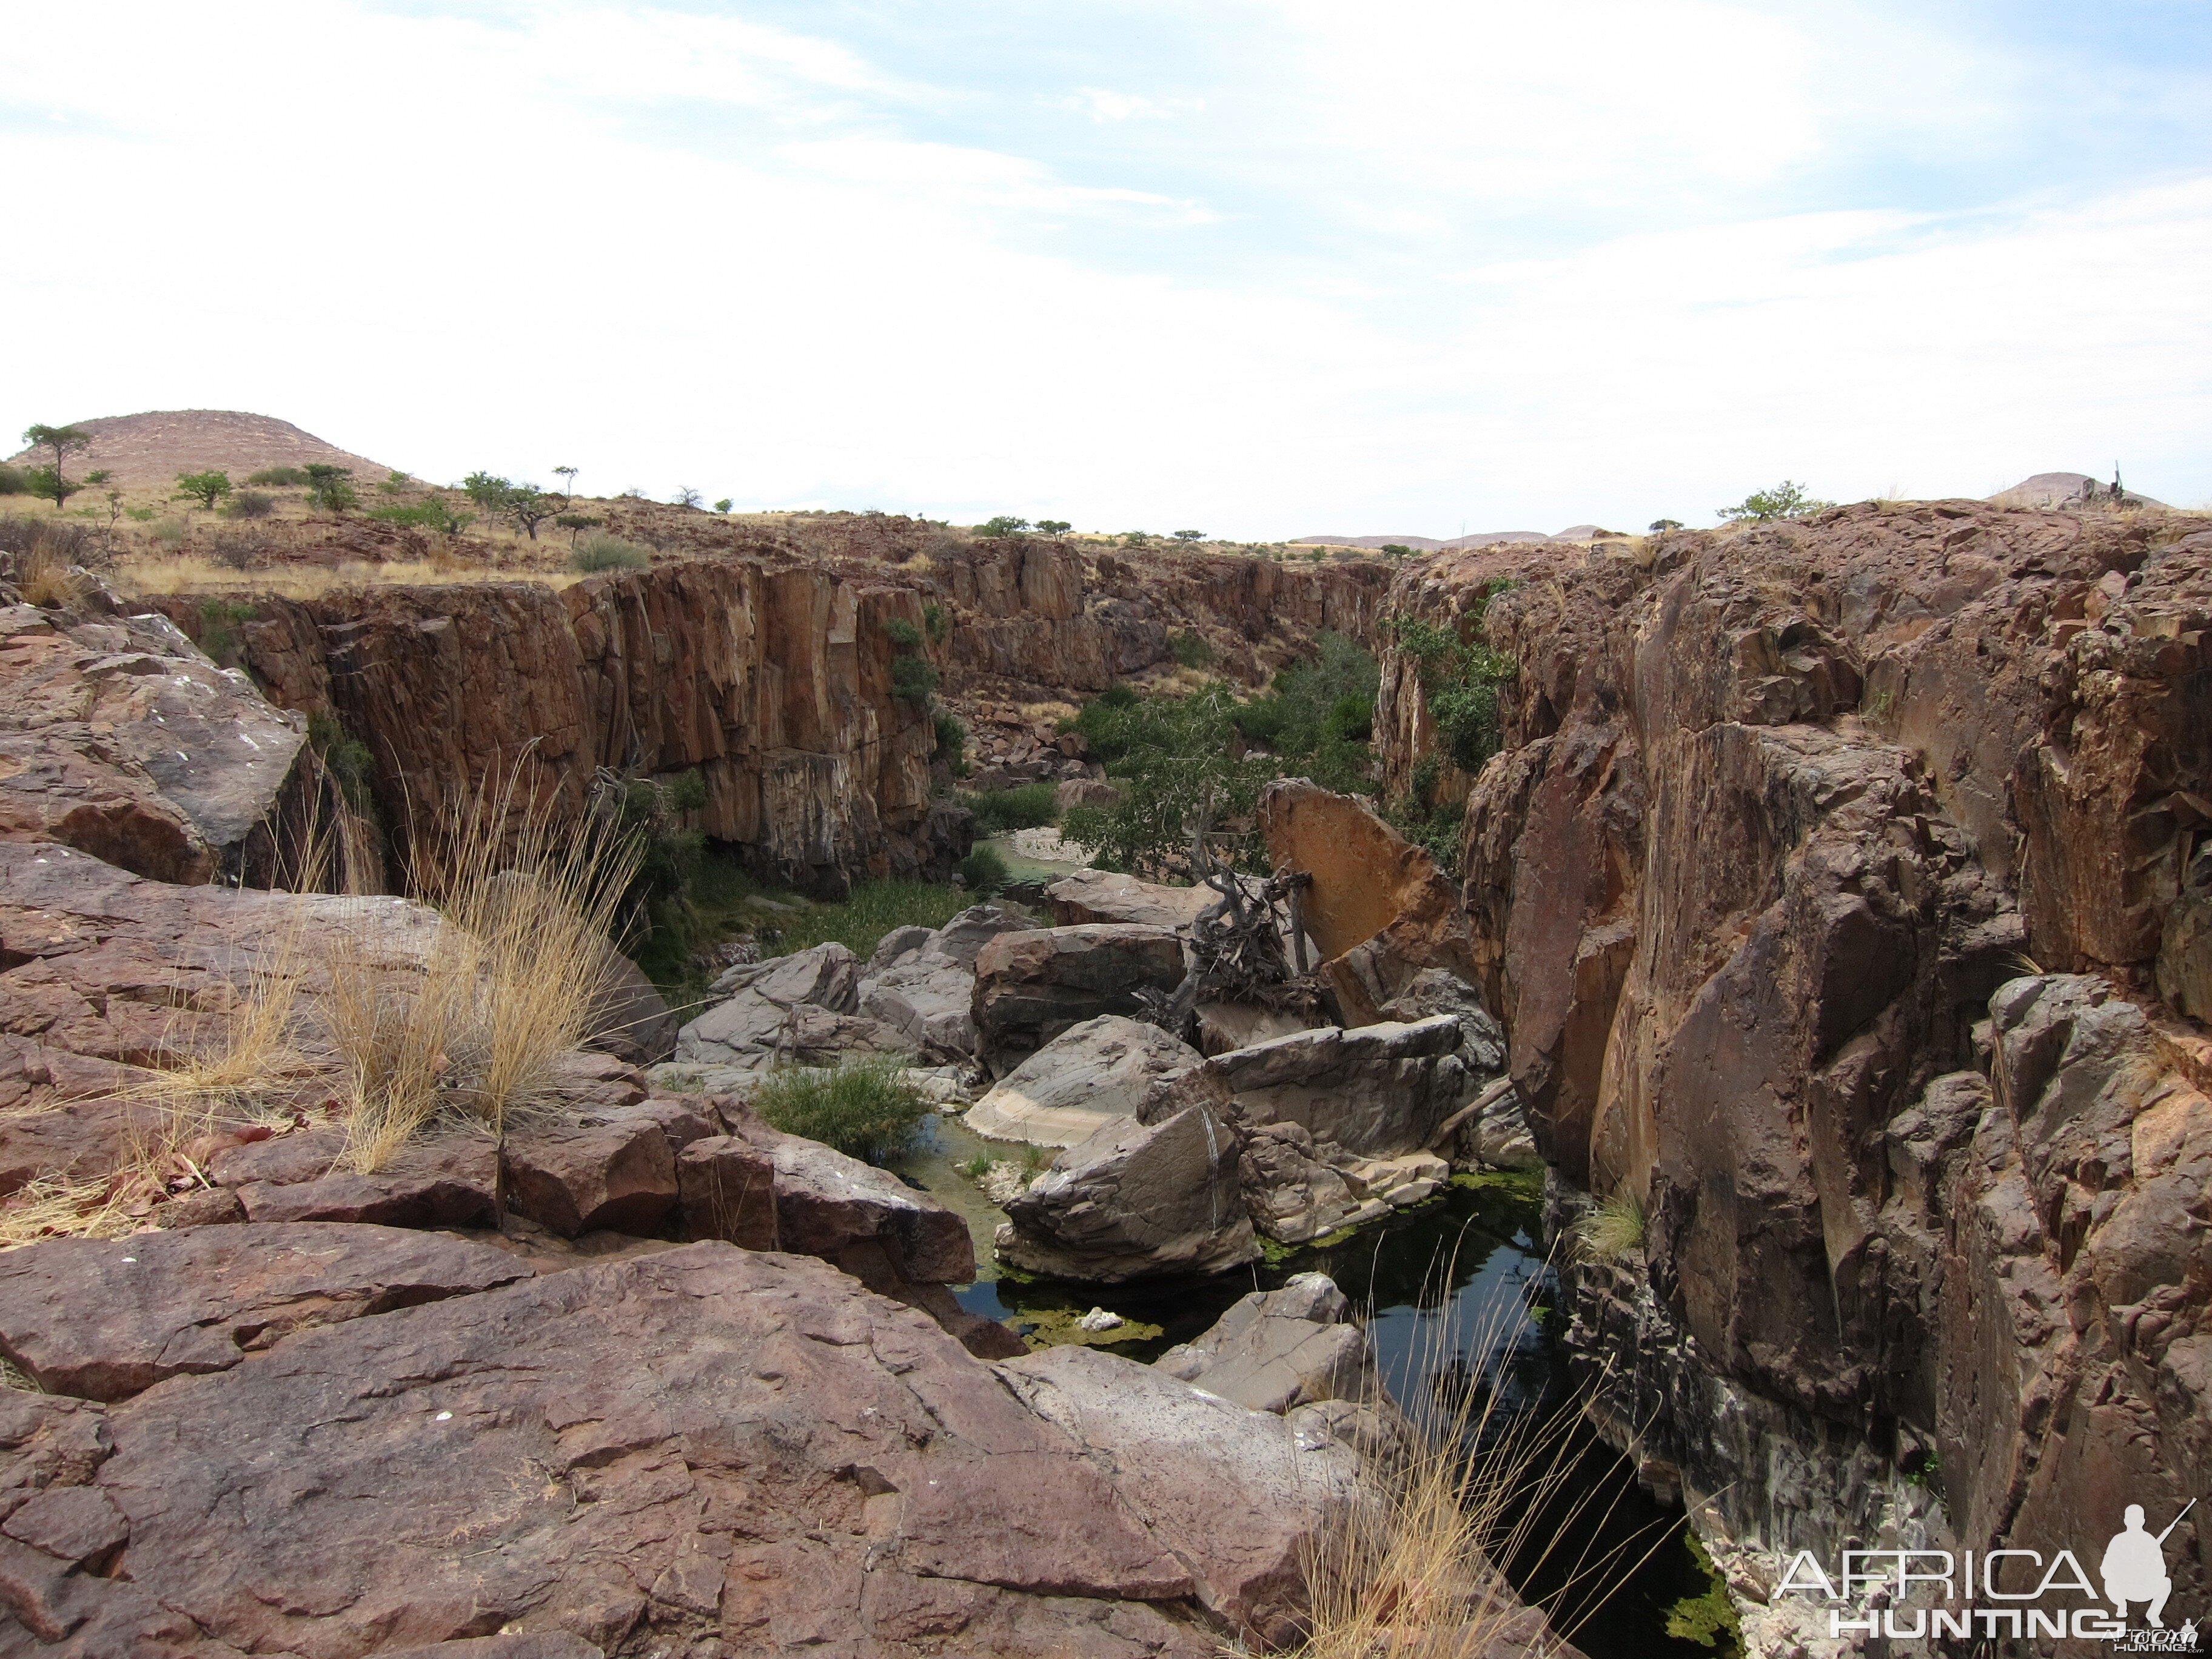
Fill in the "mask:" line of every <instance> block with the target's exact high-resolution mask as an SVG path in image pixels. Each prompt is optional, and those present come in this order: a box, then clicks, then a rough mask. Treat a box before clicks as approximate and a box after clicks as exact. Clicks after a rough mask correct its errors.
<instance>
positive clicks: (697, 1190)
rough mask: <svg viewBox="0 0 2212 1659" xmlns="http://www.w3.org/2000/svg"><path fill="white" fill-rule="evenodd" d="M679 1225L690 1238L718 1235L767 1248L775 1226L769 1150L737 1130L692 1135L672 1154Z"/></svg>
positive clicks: (773, 1245)
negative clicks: (681, 1216)
mask: <svg viewBox="0 0 2212 1659" xmlns="http://www.w3.org/2000/svg"><path fill="white" fill-rule="evenodd" d="M676 1183H677V1188H678V1194H679V1195H680V1197H681V1200H682V1202H683V1206H684V1232H685V1234H686V1236H687V1237H691V1238H720V1239H726V1240H727V1241H728V1242H729V1243H732V1244H737V1245H741V1246H743V1247H744V1249H748V1250H773V1249H777V1248H778V1246H779V1243H780V1238H781V1236H780V1235H779V1233H778V1232H777V1231H776V1200H775V1152H774V1150H773V1146H767V1145H756V1144H754V1142H753V1141H752V1140H750V1139H747V1138H745V1137H744V1136H743V1135H711V1136H708V1137H707V1138H706V1139H701V1140H695V1141H693V1142H692V1143H691V1144H690V1146H686V1147H685V1148H684V1150H683V1151H682V1152H679V1153H678V1154H677V1158H676Z"/></svg>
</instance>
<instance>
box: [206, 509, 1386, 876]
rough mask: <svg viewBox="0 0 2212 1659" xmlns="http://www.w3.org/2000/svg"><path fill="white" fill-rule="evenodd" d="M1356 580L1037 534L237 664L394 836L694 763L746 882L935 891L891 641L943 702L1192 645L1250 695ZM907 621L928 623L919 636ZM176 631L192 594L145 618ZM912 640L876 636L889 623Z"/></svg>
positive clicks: (575, 591) (338, 614) (621, 581)
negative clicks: (1101, 552) (352, 746)
mask: <svg viewBox="0 0 2212 1659" xmlns="http://www.w3.org/2000/svg"><path fill="white" fill-rule="evenodd" d="M1382 592H1383V573H1382V572H1381V571H1380V570H1379V569H1376V568H1370V567H1364V566H1334V567H1328V568H1322V567H1319V566H1306V567H1285V566H1280V565H1277V564H1275V563H1273V562H1269V561H1266V560H1261V559H1250V558H1236V557H1227V556H1220V557H1206V556H1170V555H1148V556H1137V555H1132V556H1129V557H1127V558H1122V557H1116V556H1094V557H1091V558H1088V559H1086V558H1085V556H1083V555H1082V554H1081V553H1080V552H1079V551H1078V550H1075V549H1074V548H1073V547H1071V546H1069V545H1066V544H1057V543H1054V542H1050V541H1047V540H1042V539H1035V540H1027V541H1011V540H1010V541H1000V542H981V543H974V544H961V545H960V547H959V549H958V550H957V555H955V554H947V555H946V556H943V557H941V558H939V559H936V560H931V559H927V558H916V557H911V556H909V557H907V558H905V559H903V560H902V562H872V561H868V560H860V559H846V560H829V561H823V560H797V559H790V558H781V557H775V556H757V557H754V556H744V557H731V556H708V557H699V558H690V559H684V560H681V561H676V562H667V563H663V564H659V565H657V566H655V567H654V568H652V569H650V570H646V571H640V572H634V573H624V574H616V575H605V576H597V577H592V578H589V579H586V580H583V581H580V582H578V583H576V584H575V585H574V586H571V587H568V588H566V589H562V590H556V589H553V588H551V587H549V586H544V585H543V584H538V583H529V582H512V583H491V582H470V583H455V584H453V585H450V586H422V587H374V588H367V589H342V590H336V591H333V592H331V593H329V594H326V595H325V596H323V597H321V598H319V599H309V600H289V599H275V598H261V599H256V600H255V601H254V602H253V611H254V617H253V619H252V620H251V621H246V622H243V623H237V624H235V625H234V632H235V635H236V637H237V640H238V645H239V650H240V657H241V659H242V661H243V663H244V665H245V666H246V667H247V668H248V669H249V670H250V671H252V675H253V677H254V678H255V679H256V680H257V681H258V682H259V684H261V685H262V687H263V688H264V690H266V692H267V693H268V695H269V697H270V700H271V701H272V702H275V703H276V704H277V705H278V706H279V707H280V708H297V709H301V710H304V711H306V712H307V713H309V714H319V713H328V714H334V715H335V716H336V717H337V720H339V722H340V723H341V724H342V725H343V727H344V728H345V730H346V732H348V733H349V735H351V736H352V737H354V738H357V739H358V740H359V741H361V742H362V743H363V744H366V745H367V747H368V750H369V752H370V754H371V756H372V757H373V759H374V773H373V785H372V787H373V788H374V794H375V797H376V799H377V804H378V806H379V808H380V812H381V815H382V817H383V818H384V820H385V822H386V823H387V824H390V825H392V826H395V827H396V828H397V829H398V830H399V832H400V833H401V834H402V835H404V833H405V829H406V827H407V826H409V825H410V823H413V822H414V821H415V818H416V815H418V814H420V813H422V812H423V811H429V810H434V809H435V808H436V807H438V806H440V805H443V804H444V803H445V802H446V801H447V800H448V799H450V798H451V797H452V796H453V793H454V792H455V791H456V790H461V789H466V788H470V787H477V786H479V785H480V784H481V783H482V782H483V780H485V779H487V778H490V779H494V780H504V779H505V777H506V776H507V775H508V774H509V773H510V771H513V772H514V774H515V775H516V777H517V779H518V787H519V789H520V792H521V793H523V794H525V795H526V796H527V797H528V798H529V799H534V800H537V801H538V802H540V803H541V804H542V805H544V806H545V807H546V808H547V809H548V810H550V811H552V812H553V813H554V814H555V816H556V817H557V818H560V819H563V820H566V819H568V818H572V817H576V816H577V815H579V814H580V813H581V812H582V811H584V809H585V805H586V798H587V796H588V793H589V791H590V788H591V785H592V779H593V777H594V775H595V774H596V773H597V772H598V770H599V769H608V770H611V771H613V772H616V773H618V774H621V775H624V776H642V777H659V778H664V779H665V778H668V777H671V776H674V775H679V774H681V773H683V772H685V771H688V770H690V769H693V768H696V769H698V770H699V771H700V773H701V774H702V776H703V778H704V779H705V781H706V785H707V795H708V799H707V804H706V805H705V807H704V808H703V809H702V810H701V811H699V812H698V813H697V814H696V816H695V818H694V820H693V823H692V825H691V827H693V828H696V829H699V830H702V831H703V832H704V833H705V834H707V835H708V836H713V837H714V838H716V839H718V840H720V841H725V842H731V843H733V844H735V845H737V846H738V847H739V848H743V849H744V851H745V853H746V854H747V856H748V857H749V858H750V860H751V861H752V863H753V864H754V866H756V867H757V869H758V870H759V872H761V873H762V874H763V875H764V876H767V877H769V878H772V879H775V880H779V881H783V882H787V883H789V884H793V885H795V886H799V887H803V888H806V889H809V890H833V891H834V890H838V889H841V888H842V886H843V885H844V884H847V883H848V882H849V881H851V880H854V879H858V878H866V877H883V876H891V875H913V874H928V875H932V876H934V877H937V878H945V877H947V876H949V875H950V873H951V865H952V863H953V862H954V861H956V860H957V858H958V857H959V856H960V854H961V853H962V852H963V851H964V850H965V847H966V841H965V838H964V834H965V832H964V829H963V823H964V817H963V815H961V814H960V813H959V812H958V810H957V809H956V808H952V807H950V806H947V805H943V804H941V803H939V804H933V802H932V799H931V777H930V762H931V758H932V756H933V752H934V750H935V745H936V738H935V735H934V732H933V729H932V723H931V717H930V712H929V710H928V708H927V707H926V706H924V705H922V704H921V703H918V702H912V701H906V700H902V699H900V698H899V697H897V696H894V695H893V692H892V689H891V665H892V662H893V659H895V657H896V656H897V655H898V654H899V653H900V651H901V650H902V649H918V650H921V651H922V652H924V653H927V655H928V656H929V657H930V659H931V660H932V662H933V665H934V666H935V668H936V669H937V671H939V674H940V675H941V676H942V679H943V685H944V690H945V693H946V694H947V696H950V697H952V698H953V699H955V700H956V701H963V702H973V701H976V700H985V699H996V698H1006V699H1012V701H1013V702H1015V703H1016V704H1018V703H1020V702H1038V701H1046V700H1059V699H1071V698H1074V697H1079V696H1089V695H1092V694H1095V693H1097V692H1098V691H1101V690H1104V689H1105V688H1106V687H1108V686H1109V685H1111V684H1115V682H1116V681H1117V680H1120V679H1121V678H1127V677H1129V676H1132V675H1136V674H1140V673H1143V672H1145V671H1149V670H1158V669H1159V668H1161V667H1163V666H1166V667H1170V668H1171V667H1172V665H1173V664H1172V659H1171V655H1170V636H1171V635H1173V634H1176V633H1191V634H1195V635H1200V636H1201V637H1203V638H1205V639H1206V641H1207V643H1208V645H1209V647H1210V648H1211V649H1212V653H1213V657H1214V660H1215V662H1216V663H1217V665H1218V666H1219V667H1220V669H1221V670H1222V671H1226V672H1229V673H1231V674H1236V675H1238V676H1241V677H1242V678H1247V679H1258V678H1261V677H1262V676H1264V674H1265V673H1266V672H1267V671H1268V670H1269V669H1270V668H1271V667H1272V666H1273V665H1276V664H1279V662H1281V661H1284V660H1286V659H1288V658H1289V657H1290V656H1291V654H1293V653H1295V652H1296V651H1297V649H1298V648H1299V647H1300V646H1301V644H1302V643H1303V642H1304V641H1307V640H1310V637H1311V636H1312V635H1313V634H1314V633H1316V632H1317V631H1318V630H1320V629H1323V628H1335V629H1341V630H1343V631H1346V632H1350V633H1355V634H1364V633H1365V632H1367V631H1368V630H1369V629H1371V626H1372V623H1373V618H1374V617H1375V615H1376V611H1377V609H1378V606H1379V601H1380V599H1381V597H1382ZM925 606H935V607H938V609H939V611H940V612H941V617H940V620H939V627H938V629H935V630H932V629H930V627H929V623H928V618H929V614H930V613H928V612H926V611H925V608H924V607H925ZM167 609H168V611H169V613H170V614H171V615H172V616H173V617H175V618H176V619H177V620H178V621H179V623H181V624H183V625H184V626H185V627H186V628H187V629H197V628H199V627H201V625H202V612H201V609H200V602H199V601H198V600H197V599H173V600H171V601H169V602H168V604H167ZM900 623H903V624H904V625H905V627H906V628H908V629H914V630H915V634H914V635H908V637H909V638H914V637H916V636H919V637H921V639H922V640H923V641H924V642H923V643H922V644H921V646H919V647H900V646H899V645H898V644H897V643H896V641H894V639H893V638H892V634H893V632H894V631H895V630H896V631H900V632H903V631H904V630H903V629H898V627H897V625H898V624H900Z"/></svg>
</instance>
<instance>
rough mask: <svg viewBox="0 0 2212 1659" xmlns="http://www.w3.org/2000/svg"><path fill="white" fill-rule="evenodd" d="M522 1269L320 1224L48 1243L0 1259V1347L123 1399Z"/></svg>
mask: <svg viewBox="0 0 2212 1659" xmlns="http://www.w3.org/2000/svg"><path fill="white" fill-rule="evenodd" d="M525 1272H526V1269H524V1268H522V1267H520V1266H518V1265H517V1264H516V1263H515V1262H514V1261H513V1260H512V1259H511V1258H509V1257H507V1256H506V1255H501V1253H500V1252H498V1251H496V1250H493V1249H486V1248H485V1247H484V1246H483V1245H479V1244H471V1243H464V1242H463V1241H461V1240H459V1239H454V1238H446V1237H440V1236H438V1235H436V1234H430V1233H421V1232H410V1231H399V1230H397V1229H392V1228H387V1227H369V1226H340V1225H333V1224H328V1223H314V1222H307V1223H298V1224H294V1225H277V1226H262V1227H208V1228H195V1229H192V1230H190V1231H185V1232H160V1233H139V1234H136V1235H133V1236H132V1237H128V1238H121V1239H91V1238H55V1239H47V1240H45V1241H44V1242H42V1243H36V1244H28V1245H25V1246H23V1247H22V1248H21V1249H15V1250H9V1251H8V1252H6V1253H5V1254H0V1353H5V1354H6V1355H7V1357H8V1358H9V1359H10V1360H11V1361H13V1362H14V1363H15V1364H16V1365H18V1366H20V1367H21V1368H22V1370H24V1372H25V1373H26V1374H27V1375H28V1376H30V1377H31V1378H32V1379H33V1381H34V1382H36V1383H38V1385H39V1386H40V1388H42V1389H48V1390H51V1391H52V1392H53V1393H56V1394H65V1395H78V1396H81V1397H82V1398H85V1399H88V1400H105V1401H112V1400H122V1399H126V1398H128V1397H129V1396H130V1395H134V1394H137V1393H138V1392H139V1391H140V1390H142V1389H148V1388H150V1387H152V1386H153V1385H154V1384H155V1383H158V1382H160V1381H161V1379H162V1378H164V1377H167V1376H178V1375H179V1374H183V1373H187V1372H191V1373H197V1372H205V1371H216V1370H225V1369H227V1368H228V1367H229V1366H232V1365H234V1364H237V1363H238V1362H239V1361H240V1359H241V1358H244V1357H245V1355H246V1353H247V1352H250V1351H252V1350H254V1349H258V1348H264V1347H267V1346H269V1345H270V1343H272V1342H275V1341H276V1340H278V1339H279V1338H281V1337H283V1336H284V1335H286V1334H289V1333H290V1332H293V1331H295V1330H301V1329H305V1328H307V1327H310V1326H314V1325H327V1324H332V1323H335V1322H339V1321H342V1320H347V1319H354V1318H358V1317H360V1316H362V1315H364V1314H377V1313H383V1312H385V1311H386V1310H390V1309H392V1308H405V1307H411V1306H413V1305H414V1304H416V1303H421V1302H431V1301H436V1300H438V1299H439V1298H441V1297H448V1296H465V1295H468V1294H470V1293H471V1292H473V1291H483V1290H489V1289H490V1288H491V1287H493V1286H494V1285H504V1284H507V1283H508V1282H510V1281H511V1280H513V1279H519V1278H520V1277H522V1276H523V1274H524V1273H525ZM12 1535H14V1536H17V1537H22V1536H24V1534H21V1533H16V1534H12ZM30 1541H31V1542H34V1543H35V1542H37V1540H35V1539H33V1540H30Z"/></svg>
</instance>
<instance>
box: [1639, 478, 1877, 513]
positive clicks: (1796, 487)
mask: <svg viewBox="0 0 2212 1659" xmlns="http://www.w3.org/2000/svg"><path fill="white" fill-rule="evenodd" d="M1834 505H1835V503H1834V502H1833V501H1815V500H1814V498H1813V497H1812V496H1811V495H1808V494H1807V493H1806V491H1805V486H1804V485H1802V484H1801V483H1794V482H1793V481H1791V480H1790V479H1788V478H1784V480H1783V481H1782V482H1781V483H1778V484H1770V485H1768V486H1767V487H1766V488H1765V489H1754V490H1753V491H1752V492H1751V494H1749V495H1747V496H1745V497H1744V498H1743V499H1742V500H1741V501H1738V502H1737V503H1736V504H1735V506H1734V507H1715V508H1714V509H1713V515H1714V516H1715V517H1716V518H1719V519H1723V520H1735V519H1753V520H1759V521H1762V522H1764V521H1766V520H1774V519H1804V518H1810V517H1811V516H1812V515H1813V514H1814V513H1825V512H1826V511H1827V510H1828V509H1829V508H1830V507H1833V506H1834ZM1662 522H1663V520H1662Z"/></svg>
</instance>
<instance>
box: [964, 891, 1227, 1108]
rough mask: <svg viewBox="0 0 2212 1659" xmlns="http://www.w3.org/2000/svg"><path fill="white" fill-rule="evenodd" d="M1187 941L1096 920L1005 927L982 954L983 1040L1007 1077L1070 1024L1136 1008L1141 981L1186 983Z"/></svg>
mask: <svg viewBox="0 0 2212 1659" xmlns="http://www.w3.org/2000/svg"><path fill="white" fill-rule="evenodd" d="M1182 976H1183V952H1182V940H1181V939H1178V938H1177V937H1176V934H1175V933H1174V931H1173V930H1172V929H1170V928H1166V927H1146V926H1143V925H1140V924H1137V923H1097V924H1094V925H1091V926H1088V927H1043V928H1036V929H1033V930H1031V931H1030V932H1028V933H1000V935H998V937H996V938H995V939H992V940H991V941H990V942H989V943H987V945H984V946H983V948H982V949H981V951H977V952H976V954H975V1036H976V1042H977V1044H978V1046H979V1048H980V1050H981V1054H982V1056H983V1058H984V1059H985V1060H986V1061H987V1063H988V1064H989V1065H990V1066H991V1067H992V1069H993V1071H994V1073H997V1074H999V1075H1001V1076H1003V1075H1004V1074H1005V1073H1007V1072H1009V1071H1011V1070H1012V1069H1013V1068H1014V1067H1015V1066H1018V1065H1019V1064H1020V1063H1021V1062H1022V1060H1024V1058H1025V1057H1026V1056H1028V1055H1030V1054H1034V1053H1036V1051H1037V1050H1038V1049H1039V1048H1042V1047H1044V1045H1045V1044H1046V1043H1048V1042H1051V1041H1052V1040H1053V1039H1054V1037H1056V1036H1060V1034H1061V1033H1062V1032H1063V1031H1066V1030H1067V1029H1068V1028H1069V1027H1071V1026H1073V1025H1077V1024H1081V1023H1082V1022H1083V1021H1085V1020H1086V1019H1095V1018H1097V1017H1098V1016H1099V1015H1101V1014H1134V1013H1137V1012H1139V1010H1140V1008H1141V1006H1142V1005H1141V1004H1140V1003H1139V1000H1138V999H1137V996H1136V991H1137V989H1138V987H1140V986H1148V987H1152V988H1153V989H1155V990H1159V991H1173V990H1174V989H1175V987H1176V986H1178V985H1180V984H1181V983H1182Z"/></svg>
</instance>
